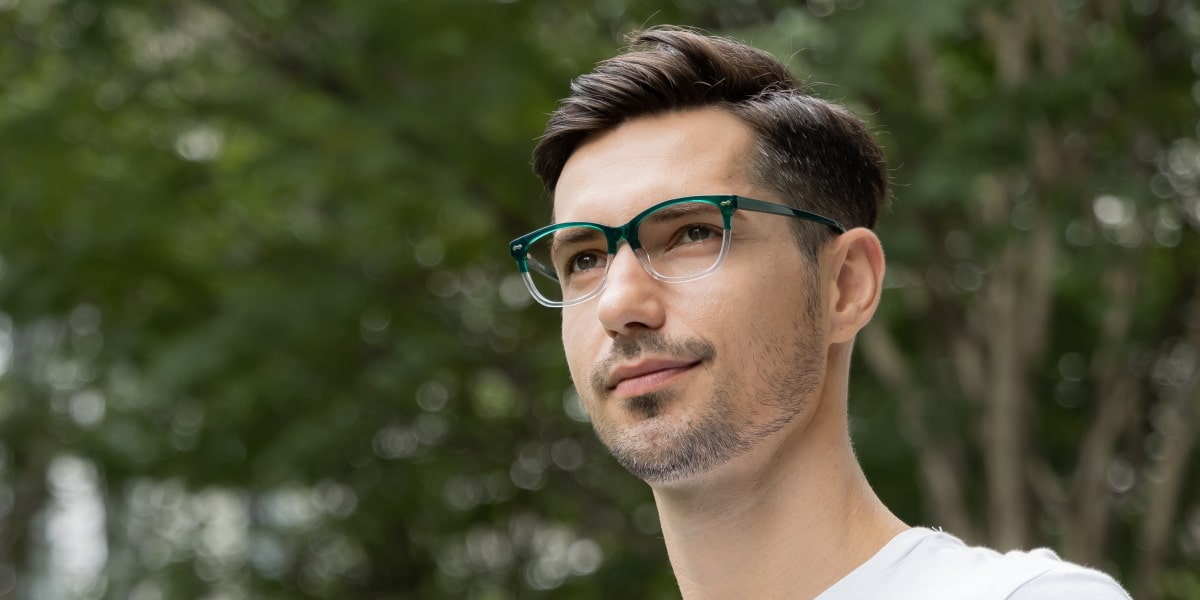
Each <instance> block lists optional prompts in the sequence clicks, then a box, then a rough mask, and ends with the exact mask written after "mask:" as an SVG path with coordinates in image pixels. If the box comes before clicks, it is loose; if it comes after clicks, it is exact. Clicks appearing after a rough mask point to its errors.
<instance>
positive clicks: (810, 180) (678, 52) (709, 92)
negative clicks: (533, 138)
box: [533, 26, 888, 254]
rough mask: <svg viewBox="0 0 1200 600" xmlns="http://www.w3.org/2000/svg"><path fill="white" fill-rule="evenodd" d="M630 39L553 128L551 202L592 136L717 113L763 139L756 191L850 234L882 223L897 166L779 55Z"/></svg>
mask: <svg viewBox="0 0 1200 600" xmlns="http://www.w3.org/2000/svg"><path fill="white" fill-rule="evenodd" d="M628 39H629V46H628V48H626V49H625V51H624V52H622V53H621V54H619V55H617V56H616V57H614V58H611V59H609V60H606V61H603V62H601V63H599V64H597V65H596V68H595V70H593V71H592V72H591V73H588V74H586V75H581V76H580V77H578V78H576V79H575V80H574V81H573V82H571V95H570V96H567V97H566V98H564V99H563V100H562V101H561V102H560V103H559V107H558V110H556V111H555V112H554V114H553V115H552V116H551V117H550V121H549V122H548V123H547V124H546V131H545V134H544V135H543V136H542V138H541V139H540V141H539V142H538V144H537V147H535V148H534V150H533V168H534V171H535V172H536V173H537V175H538V177H540V178H541V180H542V183H543V184H544V185H545V188H546V191H547V192H548V193H549V194H551V195H553V193H554V188H555V186H557V184H558V178H559V175H560V174H561V173H562V170H563V166H564V165H565V164H566V163H567V159H569V158H570V157H571V154H572V153H573V152H575V150H576V149H577V148H578V147H579V146H580V145H581V144H583V143H584V142H585V141H587V140H588V138H590V137H592V136H594V135H597V134H599V133H602V132H605V131H608V130H611V129H613V128H615V127H617V126H618V125H620V124H621V123H623V122H625V121H628V120H630V119H634V118H637V117H643V116H652V115H656V114H660V113H666V112H670V111H681V110H688V109H695V108H703V107H717V108H720V109H723V110H727V111H729V112H730V113H731V114H733V115H734V116H736V117H738V118H739V119H740V120H741V121H742V122H744V123H746V125H748V126H749V127H750V128H751V129H752V130H753V131H754V132H755V134H756V136H755V137H756V147H755V148H754V150H753V154H752V156H750V157H748V164H747V167H748V173H749V175H750V177H751V179H752V180H753V181H754V182H755V184H757V185H761V186H763V187H765V188H766V189H770V190H773V191H775V192H777V193H778V194H779V197H780V198H781V199H782V200H783V201H784V202H785V203H787V204H789V205H791V206H794V207H796V208H802V209H804V210H808V211H811V212H815V213H818V214H822V215H825V216H827V217H829V218H831V219H834V220H835V221H838V222H839V223H841V224H842V225H844V226H845V227H846V228H848V229H849V228H852V227H868V228H869V227H873V226H874V225H875V218H876V216H877V214H878V213H879V211H880V209H881V208H882V207H883V206H885V205H886V203H887V200H888V180H887V163H886V159H885V158H884V155H883V151H882V150H881V149H880V148H879V145H878V144H876V143H875V140H874V139H873V138H872V137H871V134H870V132H869V131H868V130H867V127H866V125H865V124H864V123H863V122H862V120H861V119H859V118H858V117H856V116H855V115H854V114H853V113H851V112H850V111H848V110H846V109H845V108H843V107H842V106H839V105H837V104H833V103H830V102H826V101H825V100H821V99H819V98H815V97H813V96H811V95H809V94H808V93H806V92H805V91H804V89H803V86H802V85H801V83H800V82H799V81H798V80H797V79H796V78H795V76H793V75H792V74H791V73H790V72H789V71H788V69H787V67H786V66H784V65H783V63H781V62H780V61H779V60H778V59H776V58H775V57H774V56H772V55H771V54H769V53H767V52H764V51H762V50H759V49H757V48H752V47H750V46H747V45H745V44H742V43H739V42H736V41H734V40H731V39H727V38H721V37H713V36H707V35H703V34H701V33H697V32H695V31H692V30H689V29H683V28H679V27H669V26H663V27H655V28H651V29H647V30H644V31H640V32H635V33H633V34H630V36H629V38H628ZM665 199H666V198H663V200H665ZM801 223H804V222H800V221H798V225H797V227H804V226H805V225H802V224H801ZM801 231H803V230H798V239H799V240H800V241H801V246H802V247H803V248H805V249H806V250H808V251H809V252H810V254H815V252H816V250H817V248H818V247H819V245H820V242H821V241H823V240H824V239H825V237H824V236H820V237H818V236H814V235H811V234H809V235H804V234H803V233H800V232H801ZM808 231H811V230H808Z"/></svg>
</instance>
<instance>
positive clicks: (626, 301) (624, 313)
mask: <svg viewBox="0 0 1200 600" xmlns="http://www.w3.org/2000/svg"><path fill="white" fill-rule="evenodd" d="M606 278H607V281H606V283H605V286H604V291H602V292H600V296H599V300H598V304H597V309H596V313H597V314H596V316H597V317H598V318H599V319H600V323H601V324H602V325H603V326H604V329H605V330H606V331H607V332H608V335H609V336H610V337H617V336H619V335H629V334H631V333H634V332H635V331H637V330H638V329H658V328H660V327H662V325H663V320H664V318H665V316H666V312H665V310H664V307H663V304H662V298H661V286H662V282H660V281H658V280H656V279H654V278H653V277H651V276H650V274H649V273H647V272H646V270H645V269H644V268H642V263H641V261H640V260H638V257H637V255H636V254H635V253H634V251H633V249H632V248H630V247H629V245H628V244H623V245H621V246H620V247H619V248H618V249H617V253H616V254H615V255H613V257H612V259H611V261H610V262H609V265H608V274H607V276H606Z"/></svg>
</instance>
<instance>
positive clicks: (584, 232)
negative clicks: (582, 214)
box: [550, 227, 605, 255]
mask: <svg viewBox="0 0 1200 600" xmlns="http://www.w3.org/2000/svg"><path fill="white" fill-rule="evenodd" d="M597 237H600V238H603V237H605V236H604V233H603V232H601V231H600V230H599V229H592V228H591V227H571V228H569V229H560V230H558V231H556V232H554V238H553V240H552V241H551V242H550V254H551V255H553V254H555V253H556V252H557V251H558V249H559V248H560V247H562V246H566V245H569V244H580V243H583V242H585V241H589V240H592V239H595V238H597Z"/></svg>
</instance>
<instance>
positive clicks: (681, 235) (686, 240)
mask: <svg viewBox="0 0 1200 600" xmlns="http://www.w3.org/2000/svg"><path fill="white" fill-rule="evenodd" d="M720 237H721V230H720V228H717V227H713V226H712V225H705V224H702V223H697V224H695V225H688V226H686V227H681V228H680V229H679V231H678V232H676V233H675V237H674V238H673V239H672V240H671V243H670V244H669V245H668V246H667V247H668V248H674V247H678V246H686V245H688V244H699V243H700V242H706V241H709V240H711V239H713V238H720Z"/></svg>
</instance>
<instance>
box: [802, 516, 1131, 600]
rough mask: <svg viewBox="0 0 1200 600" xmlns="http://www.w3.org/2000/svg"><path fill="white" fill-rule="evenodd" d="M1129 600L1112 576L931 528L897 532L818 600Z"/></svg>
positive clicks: (1050, 556)
mask: <svg viewBox="0 0 1200 600" xmlns="http://www.w3.org/2000/svg"><path fill="white" fill-rule="evenodd" d="M840 598H888V599H889V600H902V599H908V598H912V599H917V598H920V599H922V600H957V599H960V598H963V599H965V598H970V599H972V600H983V599H987V600H1042V599H1050V598H1054V599H1055V600H1058V599H1062V598H1067V599H1074V598H1080V599H1087V600H1129V595H1128V594H1126V593H1125V591H1124V590H1123V589H1121V586H1120V585H1118V584H1117V583H1116V582H1115V581H1114V580H1113V579H1112V578H1111V577H1109V576H1107V575H1105V574H1103V573H1101V572H1099V571H1096V570H1093V569H1088V568H1086V567H1082V566H1079V565H1076V564H1073V563H1070V562H1066V561H1064V560H1062V559H1060V558H1059V557H1058V556H1057V555H1055V554H1054V552H1052V551H1050V550H1046V549H1038V550H1033V551H1029V552H1025V551H1013V552H1007V553H1000V552H996V551H995V550H992V549H991V548H985V547H980V546H968V545H967V544H965V543H963V542H962V541H961V540H959V539H958V538H956V537H954V536H952V535H949V534H946V533H942V532H938V531H933V530H929V529H924V528H916V529H911V530H909V531H906V532H904V533H901V534H900V535H898V536H896V538H894V539H893V540H892V541H891V542H889V543H888V544H887V545H886V546H884V547H883V548H882V549H881V550H880V551H879V552H878V553H877V554H876V555H875V556H874V557H872V558H871V559H870V560H868V561H867V562H866V563H864V564H863V565H861V566H860V567H859V568H858V569H855V570H854V571H853V572H851V573H850V574H849V575H847V576H846V577H845V578H844V579H843V580H842V581H839V582H838V583H836V584H834V586H832V587H831V588H830V589H829V590H827V592H826V594H824V595H822V596H821V597H820V600H835V599H840Z"/></svg>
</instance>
